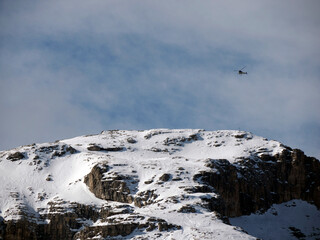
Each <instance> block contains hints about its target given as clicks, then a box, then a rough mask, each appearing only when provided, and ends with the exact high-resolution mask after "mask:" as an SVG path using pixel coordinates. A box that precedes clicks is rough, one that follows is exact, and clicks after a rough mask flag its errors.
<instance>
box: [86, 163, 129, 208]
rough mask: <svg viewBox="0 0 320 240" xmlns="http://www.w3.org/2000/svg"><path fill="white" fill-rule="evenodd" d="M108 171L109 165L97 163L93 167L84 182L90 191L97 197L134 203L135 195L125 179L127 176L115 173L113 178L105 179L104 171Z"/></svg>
mask: <svg viewBox="0 0 320 240" xmlns="http://www.w3.org/2000/svg"><path fill="white" fill-rule="evenodd" d="M108 171H109V166H108V165H106V164H97V165H95V166H94V167H93V168H92V170H91V172H90V173H89V174H88V175H86V176H85V178H84V183H85V184H87V186H88V187H89V189H90V191H91V192H92V193H93V194H94V195H95V196H96V197H97V198H100V199H104V200H112V201H116V202H123V203H132V202H133V197H132V196H131V195H130V189H129V188H128V186H127V184H126V182H125V181H123V180H124V178H125V177H123V176H120V175H115V174H114V176H113V177H112V178H108V179H105V177H104V173H107V172H108Z"/></svg>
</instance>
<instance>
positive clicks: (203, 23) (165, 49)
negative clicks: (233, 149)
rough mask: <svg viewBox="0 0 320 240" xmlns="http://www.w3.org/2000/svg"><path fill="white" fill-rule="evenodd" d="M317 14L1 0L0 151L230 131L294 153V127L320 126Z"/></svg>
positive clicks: (265, 5) (300, 9)
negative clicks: (111, 131) (76, 138)
mask: <svg viewBox="0 0 320 240" xmlns="http://www.w3.org/2000/svg"><path fill="white" fill-rule="evenodd" d="M319 6H320V4H319V3H318V1H308V2H305V1H304V2H301V1H281V2H279V1H259V2H257V1H253V0H246V1H241V2H239V1H223V2H217V1H201V2H194V1H161V2H155V1H122V0H120V1H119V0H117V1H49V2H48V1H34V2H32V3H30V2H26V1H2V3H1V6H0V9H1V10H0V29H1V31H0V37H1V43H2V47H1V53H0V54H1V55H0V70H1V73H0V77H1V85H2V86H3V87H2V88H1V102H0V106H1V110H2V113H3V115H4V116H5V117H3V118H2V119H1V120H0V121H1V122H0V123H1V128H0V129H1V130H0V132H1V133H2V135H3V136H6V140H3V141H2V142H1V144H0V146H1V145H2V146H15V142H17V144H22V142H23V143H29V142H27V141H31V140H32V139H41V136H43V135H44V132H46V131H47V136H55V138H59V136H62V137H67V135H68V134H70V135H75V134H82V133H84V132H86V133H87V131H95V130H96V129H100V128H126V129H130V128H131V129H132V128H149V127H196V128H209V129H210V128H211V129H214V128H238V127H240V128H246V129H248V130H255V131H257V132H258V133H259V134H262V135H263V134H268V131H273V133H274V134H275V135H276V136H274V138H276V139H285V140H286V141H287V140H289V141H290V142H289V143H290V144H293V145H295V144H296V146H297V147H300V148H302V149H304V147H305V146H307V143H303V146H299V144H300V143H301V141H296V140H294V138H295V136H297V137H298V133H297V128H299V126H307V125H308V124H309V123H310V122H312V123H319V122H320V121H319V120H320V112H319V110H318V108H317V105H318V103H319V102H320V101H319V100H320V99H319V94H318V92H319V88H320V86H319V70H318V69H319V65H320V61H319V60H320V48H319V43H318V40H319V36H320V30H319V27H318V26H319V24H320V17H319V16H318V15H319V14H318V11H317V10H318V9H319ZM242 65H247V68H246V69H247V70H248V72H249V75H248V76H244V77H242V78H240V77H238V76H235V75H234V72H233V70H234V69H235V68H239V67H242ZM27 103H28V104H27ZM101 130H102V129H101ZM292 132H295V133H296V135H293V134H292ZM315 134H316V131H315V132H314V133H313V134H312V133H311V137H310V139H311V140H310V141H312V139H316V136H315ZM13 136H16V137H13ZM17 138H19V139H21V140H19V141H18V140H17ZM22 139H25V140H22ZM39 141H40V140H39ZM2 148H3V147H2ZM318 148H319V146H318ZM309 151H310V152H312V154H318V153H316V151H317V150H316V147H313V148H312V149H311V150H309ZM319 154H320V153H319ZM319 156H320V155H319Z"/></svg>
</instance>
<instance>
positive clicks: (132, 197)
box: [0, 129, 320, 239]
mask: <svg viewBox="0 0 320 240" xmlns="http://www.w3.org/2000/svg"><path fill="white" fill-rule="evenodd" d="M0 171H1V178H0V180H1V182H2V184H1V188H2V189H1V192H2V193H1V199H0V206H1V210H0V211H1V218H2V219H1V221H0V222H1V226H2V227H0V228H1V234H0V236H1V237H2V238H3V239H57V238H60V239H93V238H95V239H105V238H108V239H109V238H118V239H119V238H121V239H144V238H145V239H159V238H160V239H161V238H162V239H165V238H169V239H170V238H172V239H173V238H174V239H184V238H187V239H195V238H201V239H239V238H242V239H254V237H253V236H250V235H249V234H247V233H245V232H244V231H243V230H242V229H240V228H238V227H234V226H232V225H230V221H229V218H232V217H239V216H242V215H248V214H252V213H256V212H258V211H260V212H266V211H267V210H268V209H270V207H271V206H272V205H273V204H280V203H285V202H288V201H291V200H294V199H302V200H304V201H307V202H309V203H310V204H313V205H315V206H317V208H318V209H319V207H320V187H319V186H320V179H319V176H320V164H319V160H317V159H315V158H312V157H307V156H305V155H304V153H303V152H302V151H301V150H296V149H291V148H289V147H287V146H285V145H283V144H281V143H280V142H277V141H274V140H267V139H265V138H263V137H258V136H255V135H253V134H252V133H249V132H245V131H236V130H219V131H205V130H201V129H152V130H141V131H126V130H108V131H102V132H101V133H100V134H96V135H86V136H81V137H75V138H72V139H66V140H60V141H56V142H55V143H43V144H32V145H28V146H22V147H19V148H15V149H12V150H9V151H1V152H0ZM26 226H29V230H28V228H27V227H26ZM30 226H32V227H31V228H30ZM30 229H31V230H30ZM19 233H20V235H19ZM318 233H319V234H320V229H319V232H318V230H317V229H316V231H315V232H313V233H312V234H318ZM310 234H311V233H310ZM310 234H309V235H310ZM315 236H317V235H315ZM319 236H320V235H319Z"/></svg>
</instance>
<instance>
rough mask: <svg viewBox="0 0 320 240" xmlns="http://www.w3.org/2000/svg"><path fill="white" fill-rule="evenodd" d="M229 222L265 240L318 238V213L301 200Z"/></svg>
mask: <svg viewBox="0 0 320 240" xmlns="http://www.w3.org/2000/svg"><path fill="white" fill-rule="evenodd" d="M230 222H231V224H233V225H235V226H239V227H241V228H243V229H244V230H245V231H247V232H248V233H249V234H251V235H253V236H255V237H258V238H261V239H265V240H268V239H270V240H277V239H279V240H282V239H288V240H289V239H292V240H294V239H297V238H298V237H297V236H300V237H301V239H319V238H320V211H319V210H317V208H316V207H315V206H314V205H312V204H310V203H307V202H305V201H302V200H292V201H290V202H286V203H282V204H274V205H273V206H272V207H271V208H270V209H269V210H268V211H267V212H266V213H264V214H251V215H250V216H241V217H238V218H231V219H230ZM294 233H296V236H295V235H294Z"/></svg>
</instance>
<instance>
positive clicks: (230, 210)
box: [194, 150, 320, 217]
mask: <svg viewBox="0 0 320 240" xmlns="http://www.w3.org/2000/svg"><path fill="white" fill-rule="evenodd" d="M207 166H208V167H209V168H211V169H212V171H204V172H201V173H199V174H197V175H195V176H194V179H195V180H196V181H202V182H204V183H206V184H208V185H209V186H212V187H213V188H214V189H215V190H216V192H217V193H219V195H220V196H219V198H214V199H211V200H210V201H208V206H209V207H210V209H212V210H214V211H217V212H219V213H220V214H221V215H223V216H227V217H235V216H241V215H249V214H251V213H254V212H256V211H262V212H263V211H265V210H267V209H268V208H269V207H270V206H271V205H272V204H274V203H283V202H287V201H290V200H292V199H302V200H305V201H308V202H310V203H313V204H315V205H316V206H317V207H318V208H320V187H319V186H320V162H319V161H318V160H317V159H315V158H311V157H307V156H305V155H304V153H303V152H302V151H300V150H293V151H292V152H290V151H288V150H285V151H283V152H282V153H281V154H277V155H275V156H268V155H262V156H261V157H260V158H257V159H243V160H242V161H239V162H237V163H236V164H231V163H230V162H229V161H227V160H223V159H220V160H208V163H207ZM208 190H209V189H208ZM209 191H210V190H209Z"/></svg>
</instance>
